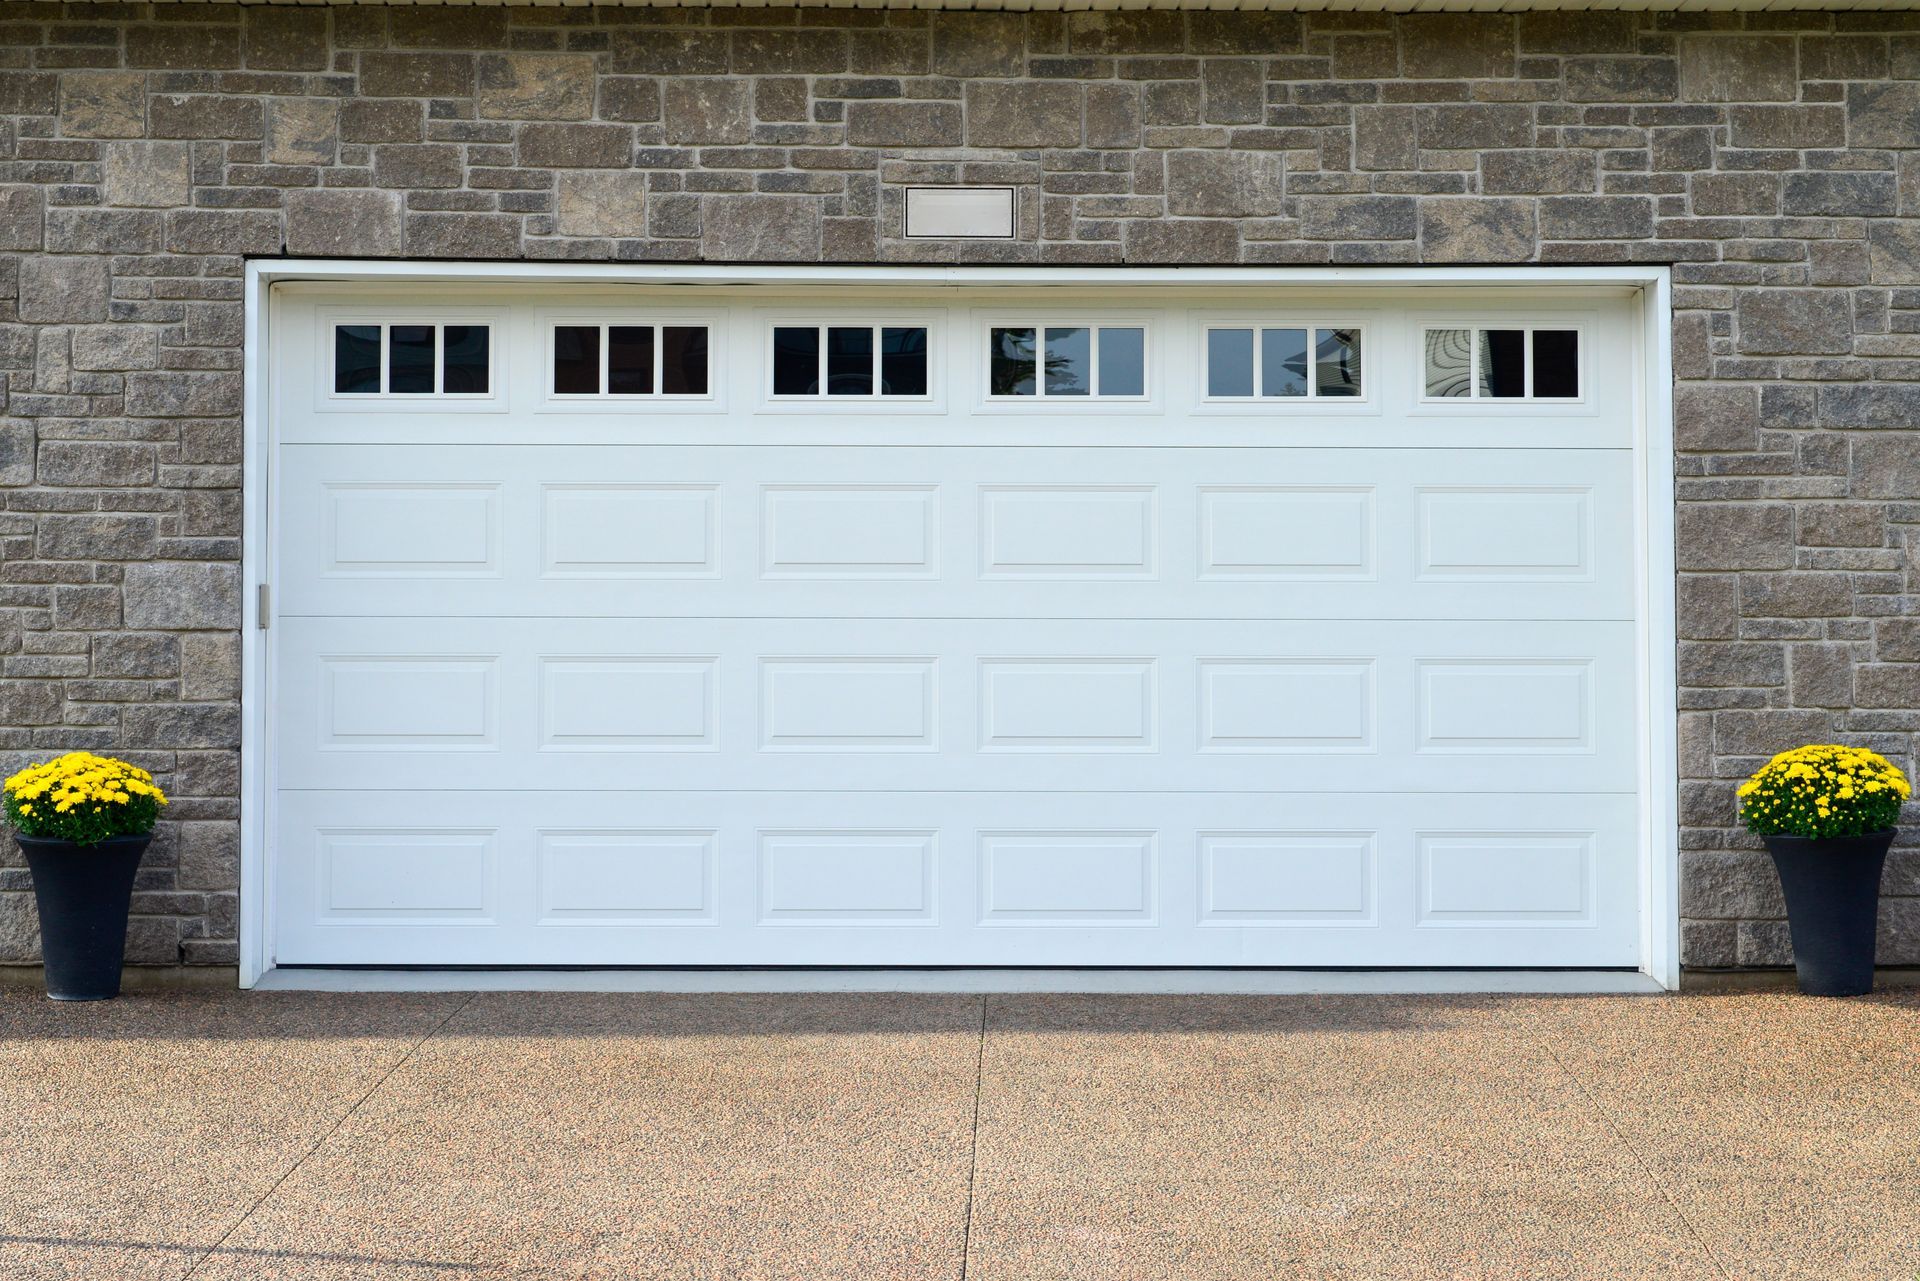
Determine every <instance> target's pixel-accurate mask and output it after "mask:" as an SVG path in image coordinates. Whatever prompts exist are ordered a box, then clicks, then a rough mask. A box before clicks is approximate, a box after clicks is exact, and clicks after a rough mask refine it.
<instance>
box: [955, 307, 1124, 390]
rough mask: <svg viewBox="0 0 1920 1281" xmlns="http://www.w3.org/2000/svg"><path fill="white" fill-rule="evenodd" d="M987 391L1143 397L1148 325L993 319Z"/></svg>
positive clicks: (990, 335) (989, 340) (988, 341)
mask: <svg viewBox="0 0 1920 1281" xmlns="http://www.w3.org/2000/svg"><path fill="white" fill-rule="evenodd" d="M987 363H988V379H987V388H988V395H990V396H994V397H1007V398H1013V397H1026V396H1032V397H1036V398H1038V399H1043V400H1044V399H1049V398H1052V399H1066V398H1092V399H1101V400H1142V399H1145V397H1146V394H1147V331H1146V330H1145V329H1144V328H1142V327H1141V326H1139V325H1084V324H1071V323H1063V324H1056V325H995V326H993V327H992V328H991V329H990V330H988V340H987Z"/></svg>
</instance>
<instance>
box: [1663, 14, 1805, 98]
mask: <svg viewBox="0 0 1920 1281" xmlns="http://www.w3.org/2000/svg"><path fill="white" fill-rule="evenodd" d="M1680 93H1681V96H1682V97H1684V98H1685V99H1686V100H1687V101H1688V102H1792V101H1794V100H1795V99H1797V98H1798V97H1799V96H1800V69H1799V60H1798V55H1797V51H1796V49H1795V45H1794V39H1793V37H1792V36H1771V35H1768V36H1749V35H1733V34H1728V33H1723V32H1718V31H1716V32H1710V33H1705V34H1700V35H1685V36H1681V37H1680Z"/></svg>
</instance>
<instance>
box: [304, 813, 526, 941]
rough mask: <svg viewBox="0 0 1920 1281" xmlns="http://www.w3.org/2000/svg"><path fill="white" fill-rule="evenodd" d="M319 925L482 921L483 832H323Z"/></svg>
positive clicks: (488, 858) (486, 840) (486, 861)
mask: <svg viewBox="0 0 1920 1281" xmlns="http://www.w3.org/2000/svg"><path fill="white" fill-rule="evenodd" d="M319 839H320V845H319V854H320V886H321V890H320V917H321V919H322V920H327V921H337V920H350V919H355V918H363V919H387V918H394V917H414V918H432V919H443V918H451V919H459V920H483V919H485V917H486V916H487V881H488V872H489V867H490V864H491V863H492V861H493V833H492V832H491V831H367V830H357V829H356V830H347V829H323V830H322V831H321V832H320V833H319Z"/></svg>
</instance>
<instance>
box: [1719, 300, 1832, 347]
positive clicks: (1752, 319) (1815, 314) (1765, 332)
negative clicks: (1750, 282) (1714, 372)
mask: <svg viewBox="0 0 1920 1281" xmlns="http://www.w3.org/2000/svg"><path fill="white" fill-rule="evenodd" d="M1738 316H1739V326H1740V337H1739V348H1740V350H1741V351H1743V352H1746V353H1748V354H1749V355H1801V356H1806V355H1820V354H1841V353H1846V352H1850V351H1852V350H1853V304H1852V300H1851V299H1850V298H1849V297H1848V295H1847V294H1846V293H1844V292H1842V291H1840V290H1837V289H1750V290H1747V291H1745V292H1743V293H1742V294H1741V295H1740V305H1739V310H1738Z"/></svg>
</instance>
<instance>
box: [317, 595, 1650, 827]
mask: <svg viewBox="0 0 1920 1281" xmlns="http://www.w3.org/2000/svg"><path fill="white" fill-rule="evenodd" d="M283 628H284V634H283V638H282V646H283V648H282V650H281V655H282V658H281V661H282V663H283V669H282V673H281V689H282V691H283V697H282V702H281V706H280V726H281V752H282V759H283V760H284V761H285V762H286V767H287V769H288V770H289V771H290V772H291V774H292V776H293V777H297V778H299V779H301V780H303V783H302V785H310V786H315V787H367V788H405V787H422V788H442V787H448V786H456V787H465V788H498V787H519V788H553V787H563V788H564V787H587V788H615V789H621V790H636V791H654V790H661V789H675V788H696V789H725V788H738V789H741V790H748V791H753V790H761V789H779V788H813V787H825V788H835V789H843V790H879V791H891V790H903V789H909V790H910V789H923V788H924V789H936V788H944V789H960V790H986V791H994V790H1013V791H1019V790H1034V789H1046V788H1054V787H1062V788H1068V789H1075V790H1104V789H1116V790H1132V789H1137V788H1150V789H1156V790H1165V791H1175V790H1187V789H1191V790H1198V791H1244V790H1274V791H1314V790H1321V789H1329V788H1330V789H1334V790H1361V789H1363V788H1364V787H1366V786H1368V785H1378V786H1382V787H1388V788H1394V789H1401V790H1410V791H1419V790H1489V789H1498V790H1518V791H1552V792H1588V791H1601V792H1604V791H1615V792H1629V791H1631V790H1632V789H1633V787H1634V774H1633V770H1634V768H1635V766H1634V755H1633V752H1632V741H1633V735H1634V732H1635V722H1634V719H1633V703H1632V699H1631V697H1630V693H1631V689H1632V671H1631V669H1630V667H1629V665H1628V663H1627V662H1626V661H1625V659H1624V658H1623V655H1624V654H1625V653H1628V652H1630V647H1629V641H1630V628H1629V625H1628V624H1624V623H1524V624H1516V623H1505V624H1499V625H1497V626H1489V625H1487V624H1484V623H1444V624H1439V623H1417V624H1416V623H1404V622H1369V623H1244V622H1242V623H1220V622H1210V623H1205V624H1200V623H1195V622H1191V621H1184V622H1183V621H1158V622H1157V621H1149V620H1138V621H1129V622H1088V621H1084V620H1081V621H1070V620H1052V621H1049V622H1047V623H1045V624H1038V623H1034V622H1012V621H1008V620H984V621H976V622H974V623H971V624H969V625H968V626H967V627H965V628H959V627H956V626H954V625H953V624H952V623H950V622H948V621H944V620H933V621H928V620H910V619H900V620H893V621H891V622H889V623H887V624H886V625H885V626H884V627H876V626H875V625H873V624H872V623H869V622H865V621H857V620H823V619H789V620H781V621H780V622H779V623H778V625H777V626H776V627H774V628H773V629H772V630H769V628H768V627H767V625H766V624H765V623H763V622H761V621H758V620H746V619H729V620H695V619H661V620H655V621H647V622H627V621H614V620H606V619H446V620H440V622H438V623H437V624H436V625H435V628H434V630H433V632H432V633H431V634H423V631H422V628H421V627H420V625H419V624H418V623H417V622H414V621H411V620H405V619H387V620H375V619H332V620H324V621H323V620H314V619H293V620H288V621H286V622H285V623H284V624H283ZM771 643H778V645H779V646H780V648H779V649H777V650H772V651H769V650H768V649H766V648H765V647H766V646H768V645H769V644H771ZM427 645H431V646H432V648H430V649H429V648H423V646H427ZM702 646H704V647H706V649H707V652H705V653H698V652H695V651H696V650H698V649H699V648H700V647H702ZM410 651H411V652H410ZM449 780H457V781H456V782H450V781H449Z"/></svg>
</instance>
